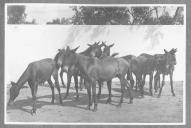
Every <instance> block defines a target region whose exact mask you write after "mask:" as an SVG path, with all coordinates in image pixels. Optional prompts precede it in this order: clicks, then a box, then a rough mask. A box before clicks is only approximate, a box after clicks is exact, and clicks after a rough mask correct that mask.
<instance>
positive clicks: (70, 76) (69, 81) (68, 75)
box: [64, 72, 72, 99]
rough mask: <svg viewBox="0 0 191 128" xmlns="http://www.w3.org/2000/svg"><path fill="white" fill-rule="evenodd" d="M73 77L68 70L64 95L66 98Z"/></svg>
mask: <svg viewBox="0 0 191 128" xmlns="http://www.w3.org/2000/svg"><path fill="white" fill-rule="evenodd" d="M71 78H72V75H71V74H70V72H68V73H67V90H66V95H65V96H64V99H66V98H67V97H68V94H69V89H70V84H71Z"/></svg>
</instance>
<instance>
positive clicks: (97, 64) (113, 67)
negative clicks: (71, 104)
mask: <svg viewBox="0 0 191 128" xmlns="http://www.w3.org/2000/svg"><path fill="white" fill-rule="evenodd" d="M59 59H60V60H61V61H62V62H63V66H65V67H69V66H70V65H73V64H76V65H77V66H78V68H79V70H80V72H81V73H82V75H83V78H84V79H85V86H86V88H87V93H88V97H89V104H88V107H87V108H88V109H89V110H90V107H91V105H92V102H91V89H92V93H93V103H94V109H93V111H97V98H96V81H99V80H100V81H110V80H111V79H113V78H114V77H118V78H119V80H120V83H121V99H120V103H119V106H121V104H122V103H123V96H124V90H125V86H127V88H128V92H129V95H130V101H129V103H132V102H133V96H132V94H131V93H132V92H131V86H129V83H128V81H127V80H126V79H125V75H126V74H127V72H130V68H129V63H128V62H127V61H126V60H124V59H122V58H113V57H106V58H104V59H101V60H99V59H97V58H95V57H87V56H83V55H80V54H77V53H75V52H72V51H71V50H70V48H69V47H67V49H66V53H65V55H64V57H59ZM107 101H108V102H111V93H110V92H109V98H108V100H107Z"/></svg>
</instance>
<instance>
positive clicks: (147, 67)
mask: <svg viewBox="0 0 191 128" xmlns="http://www.w3.org/2000/svg"><path fill="white" fill-rule="evenodd" d="M113 46H114V44H111V45H107V44H106V43H105V42H95V43H94V44H88V48H87V49H86V50H85V51H83V52H81V53H76V51H77V49H78V48H79V46H78V47H77V48H75V49H71V48H70V47H68V46H67V48H65V49H59V50H58V53H57V54H56V56H55V58H54V59H51V58H47V59H42V60H39V61H35V62H32V63H30V64H29V65H28V67H27V68H26V70H25V71H24V72H23V74H22V75H21V77H20V78H19V80H18V81H17V82H16V83H15V82H11V85H12V86H11V88H10V99H9V102H8V105H12V104H13V103H14V100H15V98H16V97H17V96H18V95H19V91H20V89H21V88H22V87H23V86H24V84H25V83H26V82H28V85H29V87H30V89H31V93H32V99H33V106H32V110H31V114H33V113H36V94H37V89H38V85H39V84H41V83H44V82H45V81H47V82H48V84H49V85H50V88H51V91H52V101H51V103H54V99H55V97H54V85H53V83H52V81H51V76H53V78H54V81H55V87H56V88H57V91H58V94H59V100H60V103H61V104H62V97H61V92H60V86H59V81H58V73H59V70H61V71H60V78H61V82H62V85H63V87H67V91H66V94H65V97H64V98H67V96H68V94H69V89H70V84H71V79H72V77H73V78H74V83H75V90H76V100H78V98H79V94H78V91H79V89H78V77H80V86H79V87H80V89H82V88H83V87H85V88H86V89H87V94H88V98H89V103H88V106H87V108H88V109H89V110H90V107H91V106H92V104H94V108H93V111H97V98H99V97H100V95H101V87H102V84H103V82H104V81H106V82H107V88H108V93H109V95H108V99H107V103H111V88H112V87H111V85H112V79H113V78H118V79H119V81H120V85H121V98H120V102H119V106H121V104H122V103H123V97H124V92H125V90H126V88H127V91H128V94H129V103H133V95H132V89H133V88H134V84H135V83H136V84H135V90H136V91H137V89H139V90H140V95H141V96H144V85H145V78H146V75H149V93H150V95H151V96H152V95H153V92H152V90H153V89H152V83H153V78H154V90H155V92H157V91H158V89H159V93H158V97H160V96H161V92H162V88H163V86H164V85H165V76H166V75H169V76H170V85H171V92H172V95H173V96H175V93H174V89H173V71H174V66H175V65H176V55H175V53H176V52H177V49H174V48H172V49H171V50H170V51H167V50H165V49H164V54H154V55H149V54H146V53H142V54H140V55H139V56H134V55H127V56H122V57H116V55H118V53H113V54H111V53H110V49H111V48H112V47H113ZM63 73H67V86H66V85H65V83H64V80H63ZM133 74H134V76H135V80H134V77H133ZM161 75H162V85H160V76H161ZM97 83H98V85H99V91H98V94H97V95H96V84H97Z"/></svg>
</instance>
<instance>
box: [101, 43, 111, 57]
mask: <svg viewBox="0 0 191 128" xmlns="http://www.w3.org/2000/svg"><path fill="white" fill-rule="evenodd" d="M113 46H114V43H113V44H111V45H106V44H104V49H103V52H102V56H101V58H104V57H107V56H110V49H111V47H113Z"/></svg>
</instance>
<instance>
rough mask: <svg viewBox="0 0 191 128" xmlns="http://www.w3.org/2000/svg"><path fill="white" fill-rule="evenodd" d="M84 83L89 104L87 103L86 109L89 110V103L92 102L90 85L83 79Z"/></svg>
mask: <svg viewBox="0 0 191 128" xmlns="http://www.w3.org/2000/svg"><path fill="white" fill-rule="evenodd" d="M84 84H85V86H86V88H87V93H88V100H89V104H88V106H87V109H88V110H90V107H91V105H92V102H91V90H90V89H91V85H90V83H89V82H87V81H86V80H85V81H84Z"/></svg>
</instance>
